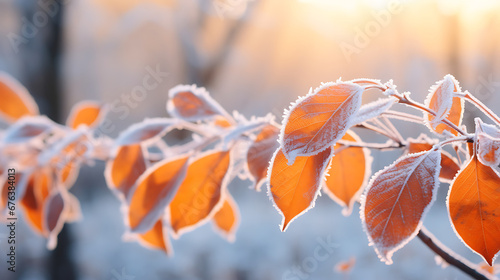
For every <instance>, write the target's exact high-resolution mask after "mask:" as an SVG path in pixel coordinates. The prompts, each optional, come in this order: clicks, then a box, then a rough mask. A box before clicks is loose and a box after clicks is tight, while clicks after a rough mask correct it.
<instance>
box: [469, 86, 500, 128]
mask: <svg viewBox="0 0 500 280" xmlns="http://www.w3.org/2000/svg"><path fill="white" fill-rule="evenodd" d="M465 100H467V101H469V102H470V103H472V104H474V106H476V107H477V108H479V109H480V110H481V111H482V112H483V113H485V114H486V115H487V116H488V117H489V118H490V119H492V120H493V121H495V122H496V123H497V124H498V125H500V117H498V116H497V115H496V114H495V113H493V111H491V110H490V109H489V108H488V107H486V105H484V104H483V103H482V102H481V101H479V99H477V98H476V97H474V95H472V94H470V93H469V92H465Z"/></svg>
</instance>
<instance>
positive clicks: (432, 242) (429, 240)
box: [417, 226, 490, 280]
mask: <svg viewBox="0 0 500 280" xmlns="http://www.w3.org/2000/svg"><path fill="white" fill-rule="evenodd" d="M417 236H418V238H420V240H422V242H423V243H424V244H425V245H426V246H427V247H429V248H430V249H431V250H432V251H434V253H436V254H437V255H439V256H440V257H441V258H442V259H443V260H445V261H446V262H447V263H449V264H451V265H453V266H454V267H456V268H458V269H460V270H461V271H463V272H464V273H466V274H467V275H469V276H470V277H472V278H474V279H478V280H490V278H489V277H487V276H486V275H484V274H482V273H481V272H479V271H477V270H476V269H475V268H474V265H473V264H470V263H468V261H467V260H464V259H460V258H458V257H456V254H455V253H454V252H453V251H451V250H450V249H449V248H448V247H446V246H445V245H443V244H441V242H439V241H438V240H437V239H436V237H435V236H434V235H433V234H432V233H430V232H429V231H428V230H427V229H426V228H425V227H424V226H422V228H420V231H419V232H418V235H417Z"/></svg>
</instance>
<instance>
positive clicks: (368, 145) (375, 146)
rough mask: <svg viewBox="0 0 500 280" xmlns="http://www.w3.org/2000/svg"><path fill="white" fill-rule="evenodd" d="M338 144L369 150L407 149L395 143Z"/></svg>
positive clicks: (344, 142) (347, 142)
mask: <svg viewBox="0 0 500 280" xmlns="http://www.w3.org/2000/svg"><path fill="white" fill-rule="evenodd" d="M338 143H339V144H342V145H344V146H346V147H359V148H368V149H377V150H394V149H402V148H404V147H406V145H405V144H404V143H394V142H393V141H389V142H387V143H385V144H379V143H356V142H351V141H345V140H339V141H338Z"/></svg>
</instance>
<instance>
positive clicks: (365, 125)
mask: <svg viewBox="0 0 500 280" xmlns="http://www.w3.org/2000/svg"><path fill="white" fill-rule="evenodd" d="M356 127H360V128H365V129H369V130H372V131H374V132H377V133H379V134H381V135H384V136H386V137H387V138H389V139H391V140H393V141H394V142H396V143H398V144H400V145H402V144H403V143H401V141H399V139H398V138H397V137H396V136H394V135H391V134H389V133H388V132H386V131H384V130H382V129H380V128H378V127H376V126H374V125H371V124H368V123H366V122H364V123H361V124H358V125H356Z"/></svg>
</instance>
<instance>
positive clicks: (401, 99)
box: [395, 94, 467, 135]
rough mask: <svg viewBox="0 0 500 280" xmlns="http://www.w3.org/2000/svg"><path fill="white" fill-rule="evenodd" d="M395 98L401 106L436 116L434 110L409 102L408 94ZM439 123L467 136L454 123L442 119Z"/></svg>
mask: <svg viewBox="0 0 500 280" xmlns="http://www.w3.org/2000/svg"><path fill="white" fill-rule="evenodd" d="M395 96H396V97H397V98H398V99H399V103H401V104H406V105H408V106H411V107H414V108H417V109H419V110H422V111H424V112H427V113H429V114H431V115H433V116H436V112H434V110H431V109H429V108H427V107H425V106H424V105H423V104H420V103H418V102H416V101H413V100H411V98H410V97H409V96H408V94H403V95H402V97H401V96H397V95H395ZM441 122H442V123H444V124H446V125H448V126H449V127H451V128H453V129H454V130H456V131H457V132H458V133H460V134H462V135H467V133H466V132H465V131H463V130H462V129H461V128H459V127H458V126H457V125H455V124H454V123H452V122H450V121H449V120H448V119H442V120H441Z"/></svg>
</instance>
